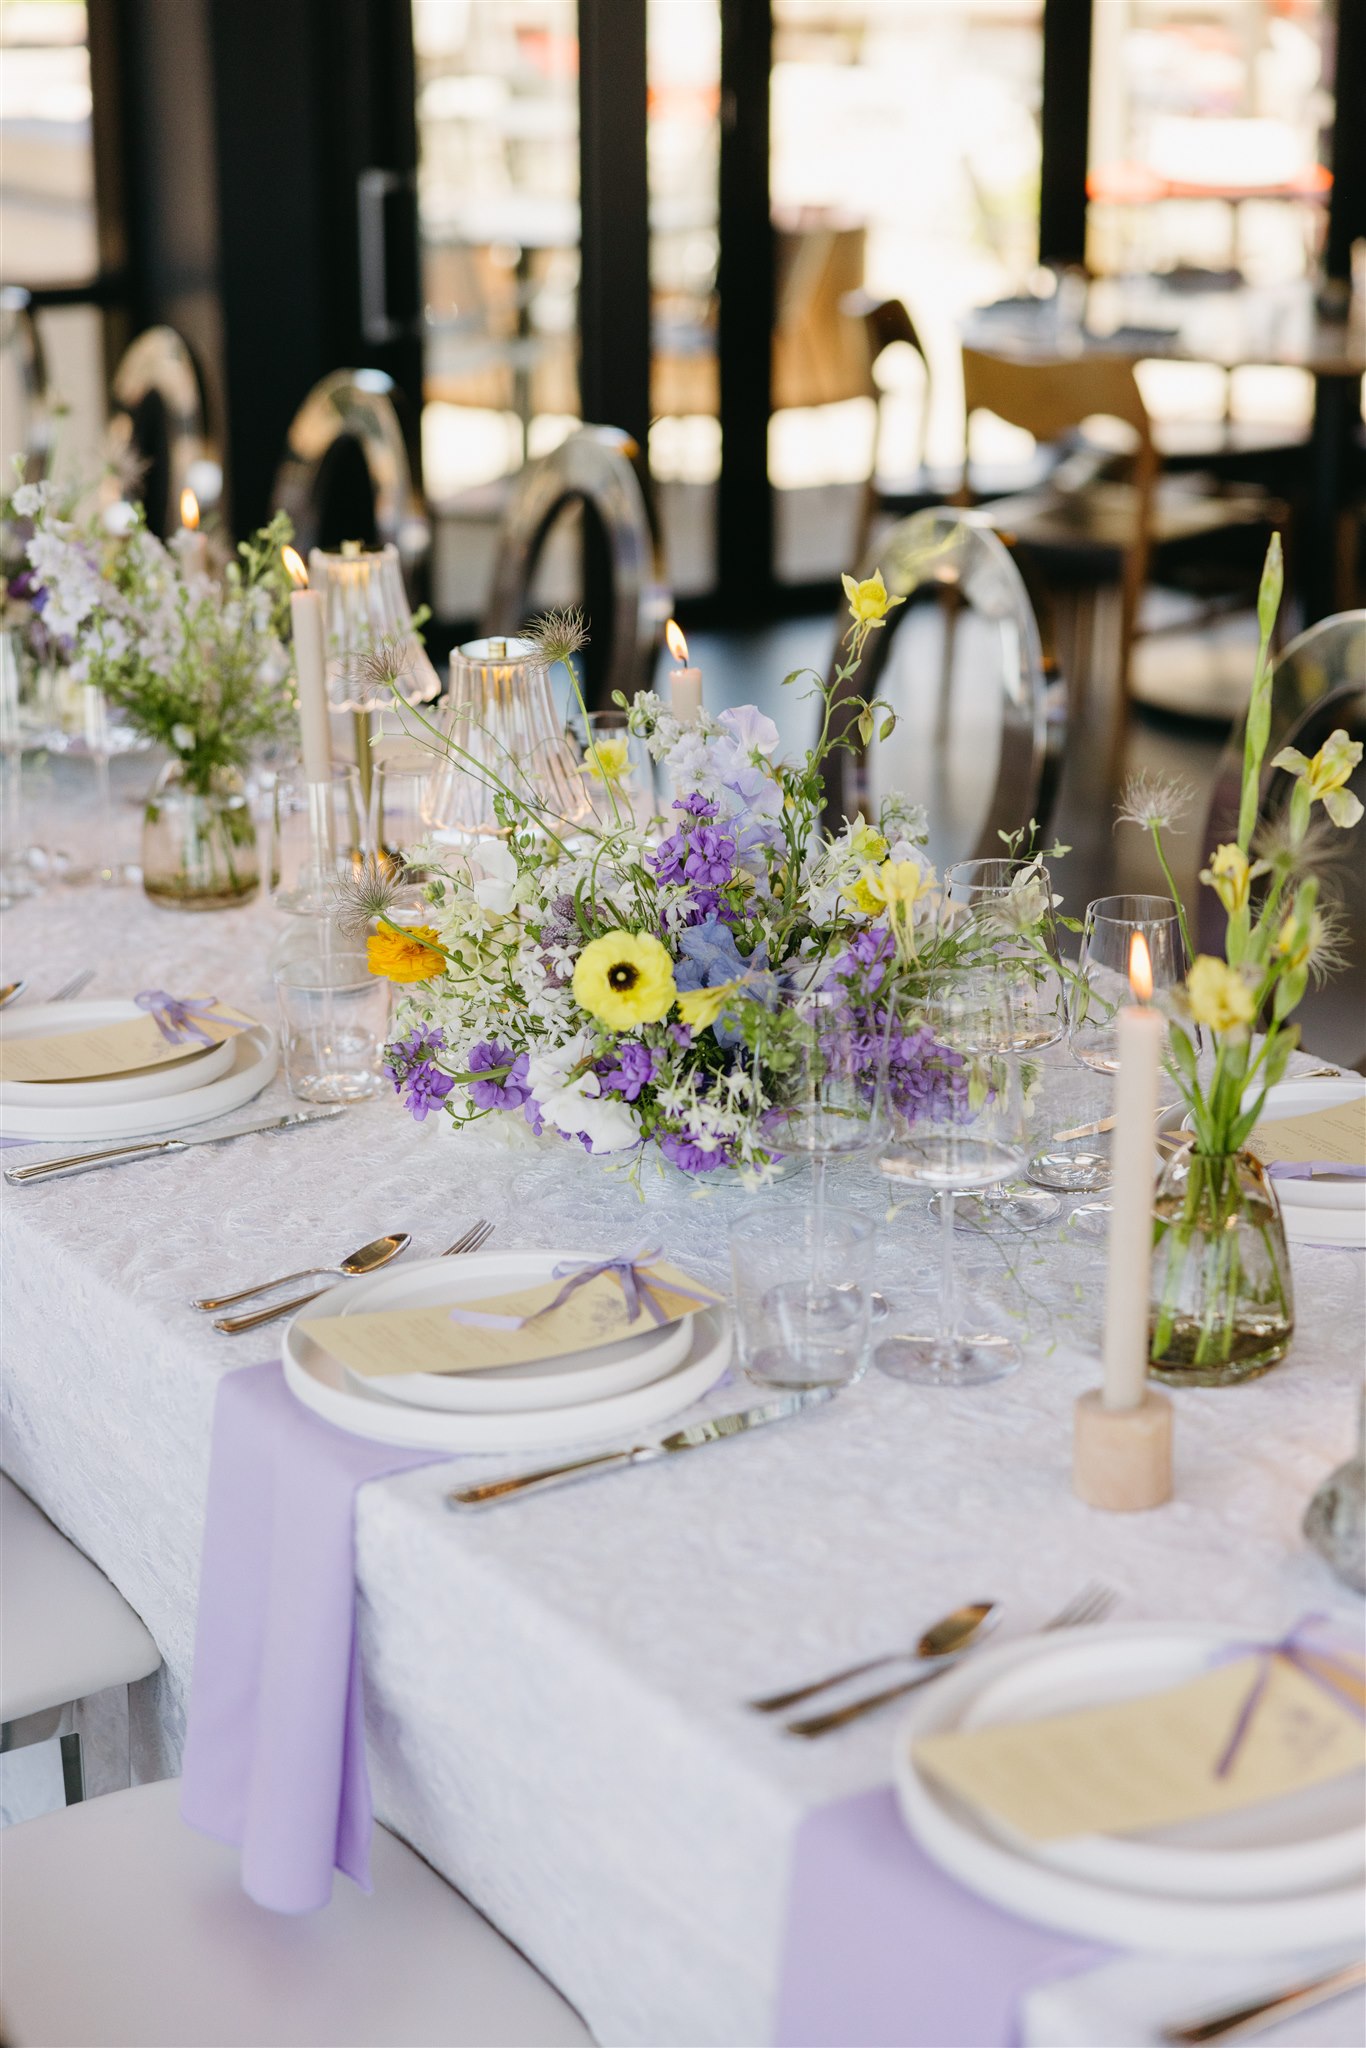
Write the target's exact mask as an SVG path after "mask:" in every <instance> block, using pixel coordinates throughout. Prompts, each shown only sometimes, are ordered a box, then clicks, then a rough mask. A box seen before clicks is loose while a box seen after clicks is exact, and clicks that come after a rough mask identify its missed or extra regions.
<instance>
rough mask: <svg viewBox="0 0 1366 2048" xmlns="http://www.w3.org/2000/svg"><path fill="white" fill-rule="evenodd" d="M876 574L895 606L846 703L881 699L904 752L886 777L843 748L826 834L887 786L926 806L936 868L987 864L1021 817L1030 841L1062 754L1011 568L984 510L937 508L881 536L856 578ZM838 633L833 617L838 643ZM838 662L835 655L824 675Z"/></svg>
mask: <svg viewBox="0 0 1366 2048" xmlns="http://www.w3.org/2000/svg"><path fill="white" fill-rule="evenodd" d="M874 569H880V570H881V572H882V576H883V580H884V582H885V583H886V586H887V589H888V591H889V592H890V594H891V595H892V596H893V597H900V598H902V599H903V600H904V602H903V603H902V604H899V605H898V606H896V608H895V609H894V610H893V611H891V612H890V613H889V614H888V617H887V621H886V624H885V625H883V626H881V627H880V628H879V629H878V630H877V631H876V632H874V633H872V634H871V635H870V636H869V643H868V646H867V649H866V651H865V654H864V659H863V663H862V665H861V667H860V670H859V673H858V675H857V676H856V677H855V678H854V680H853V683H852V684H851V685H847V686H846V696H847V698H849V699H852V700H854V701H857V700H860V699H862V700H864V701H866V700H867V699H869V698H871V697H874V696H880V697H882V698H884V699H885V700H886V701H887V702H889V703H890V704H891V706H892V708H893V710H894V711H896V713H897V716H898V720H899V723H900V731H899V734H898V735H894V736H893V739H892V741H891V742H890V747H891V748H893V749H895V748H896V747H898V746H900V747H901V748H902V749H903V752H902V754H901V755H900V756H898V757H894V763H893V768H889V771H888V774H887V776H886V777H884V776H883V775H882V773H881V771H880V767H879V750H880V748H881V745H882V743H881V742H878V741H874V742H873V744H872V745H871V746H870V747H868V748H863V749H859V750H857V751H855V752H853V753H850V752H848V751H847V750H841V751H840V752H839V753H838V754H837V755H836V756H835V762H834V765H833V768H832V771H831V776H830V781H829V784H828V787H827V793H826V822H827V824H828V825H829V826H830V827H831V829H832V830H837V829H838V827H839V824H840V822H841V820H843V819H844V818H853V817H854V816H856V815H857V814H858V813H860V812H862V814H863V815H864V816H865V817H867V818H869V819H873V818H875V817H876V815H877V808H878V797H879V794H880V793H881V792H880V784H881V783H882V782H883V781H884V780H886V781H888V782H890V783H893V784H895V786H897V787H900V788H904V790H905V793H906V794H907V795H909V796H910V797H912V798H913V799H915V800H917V801H919V802H921V803H923V804H924V806H925V810H926V813H927V816H928V819H929V826H930V855H931V858H932V859H933V860H934V861H935V862H936V864H937V865H938V866H939V867H940V868H941V870H942V869H943V868H944V867H946V866H948V865H949V864H950V863H951V862H953V861H957V860H966V859H969V858H978V859H981V858H985V857H988V856H991V855H994V854H999V853H1000V852H1001V850H1002V849H1001V842H1000V839H999V837H998V834H999V833H1000V832H1002V831H1005V832H1014V831H1017V830H1019V829H1020V828H1022V827H1026V826H1028V824H1029V821H1030V819H1031V818H1033V819H1035V820H1036V821H1037V823H1038V825H1039V828H1040V832H1041V833H1042V832H1043V831H1044V830H1045V829H1046V826H1047V822H1048V812H1049V808H1050V806H1051V803H1052V798H1053V793H1054V791H1055V789H1056V786H1057V780H1058V771H1059V768H1060V765H1061V760H1062V756H1063V752H1064V750H1065V746H1066V736H1067V692H1066V687H1065V685H1064V684H1063V682H1062V681H1061V679H1060V677H1059V676H1058V674H1057V669H1056V664H1055V663H1054V661H1053V659H1052V654H1051V648H1050V647H1049V645H1048V642H1047V641H1046V639H1045V636H1044V634H1043V633H1042V632H1041V631H1040V618H1039V614H1038V613H1037V612H1036V610H1035V606H1034V604H1033V602H1032V600H1031V598H1030V594H1029V590H1028V588H1027V587H1026V584H1025V580H1024V578H1023V576H1022V575H1021V573H1020V567H1019V564H1018V562H1017V561H1016V560H1014V559H1013V558H1012V556H1011V553H1010V551H1009V550H1008V548H1007V547H1006V546H1005V544H1004V542H1003V541H1002V539H1001V537H1000V536H999V535H998V534H997V533H995V532H994V531H993V529H992V527H991V525H990V523H989V522H988V520H987V519H986V518H985V517H984V515H983V514H982V513H980V512H963V511H959V510H956V509H954V508H952V507H947V506H940V507H938V508H936V509H934V510H932V511H925V512H918V513H916V514H914V515H913V517H911V518H910V519H905V520H902V521H901V522H900V523H899V524H898V525H897V526H894V527H893V528H892V530H891V531H890V533H887V534H884V535H883V536H882V538H881V539H880V540H879V542H878V544H877V548H876V550H875V558H874V556H872V555H870V556H869V557H868V558H867V559H866V560H865V561H864V562H863V564H862V565H861V568H860V574H861V575H864V576H870V575H871V574H872V573H873V571H874ZM847 625H848V618H847V614H842V615H841V618H840V620H839V621H838V626H837V630H838V632H839V634H840V635H841V636H842V635H843V633H844V631H845V628H846V627H847ZM912 643H914V650H913V651H912ZM840 655H841V649H840V648H839V647H837V649H836V654H835V658H834V661H833V662H832V666H831V675H832V678H833V675H834V671H835V668H837V667H838V665H839V660H840Z"/></svg>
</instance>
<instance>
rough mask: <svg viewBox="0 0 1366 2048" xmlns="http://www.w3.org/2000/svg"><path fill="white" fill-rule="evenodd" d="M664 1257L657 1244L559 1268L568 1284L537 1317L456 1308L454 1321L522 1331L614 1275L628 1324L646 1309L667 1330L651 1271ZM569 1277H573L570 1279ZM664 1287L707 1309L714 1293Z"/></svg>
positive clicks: (556, 1276) (556, 1272) (558, 1275)
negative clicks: (582, 1289)
mask: <svg viewBox="0 0 1366 2048" xmlns="http://www.w3.org/2000/svg"><path fill="white" fill-rule="evenodd" d="M663 1256H664V1253H663V1248H662V1247H661V1246H660V1245H655V1246H654V1247H653V1249H647V1248H645V1247H642V1248H641V1249H640V1250H639V1251H635V1252H630V1253H626V1254H624V1255H623V1256H621V1257H619V1258H615V1259H601V1260H599V1261H598V1262H597V1263H596V1264H590V1265H586V1266H575V1265H572V1264H566V1265H561V1266H556V1267H554V1268H553V1270H552V1272H551V1278H552V1279H553V1280H564V1283H565V1284H564V1286H563V1287H562V1288H561V1289H560V1291H559V1293H558V1294H557V1295H556V1296H555V1299H554V1300H553V1301H548V1302H547V1303H546V1305H545V1307H544V1308H538V1309H537V1311H536V1314H535V1315H534V1316H500V1315H494V1314H492V1313H490V1312H488V1311H487V1310H484V1309H477V1308H453V1309H452V1310H451V1321H452V1322H453V1323H466V1324H468V1325H469V1326H470V1327H471V1328H472V1329H477V1330H521V1329H524V1328H525V1326H526V1325H527V1324H528V1323H533V1322H535V1321H536V1320H537V1318H538V1317H540V1316H548V1315H551V1314H552V1313H553V1312H554V1310H556V1309H557V1308H563V1306H564V1304H565V1303H566V1302H567V1301H568V1299H569V1297H570V1295H571V1294H573V1293H574V1292H575V1290H576V1289H577V1288H580V1287H584V1286H586V1285H587V1283H588V1282H589V1281H590V1280H596V1279H597V1278H598V1276H599V1275H600V1274H602V1273H611V1274H612V1275H613V1276H614V1278H615V1279H616V1280H617V1281H618V1282H619V1283H620V1286H621V1291H622V1293H623V1294H624V1295H625V1297H626V1319H627V1321H628V1323H634V1322H635V1320H636V1318H637V1317H638V1316H639V1314H640V1311H641V1309H642V1308H644V1309H645V1311H646V1313H647V1314H648V1315H649V1316H650V1317H651V1319H652V1320H653V1322H654V1323H656V1324H657V1325H658V1326H659V1327H660V1328H663V1326H664V1324H665V1323H667V1322H668V1321H669V1320H670V1316H669V1311H668V1310H667V1309H666V1308H665V1306H664V1304H663V1302H662V1301H661V1300H660V1299H659V1295H658V1292H657V1289H658V1287H659V1285H660V1284H661V1283H659V1282H658V1281H655V1280H652V1279H651V1278H650V1275H649V1273H648V1270H647V1269H648V1268H649V1267H650V1266H653V1265H655V1264H656V1263H657V1262H658V1261H659V1260H660V1259H661V1258H662V1257H663ZM566 1275H568V1276H569V1277H568V1278H566V1277H565V1276H566ZM664 1284H667V1287H668V1291H669V1293H670V1294H681V1295H682V1296H683V1298H684V1299H685V1300H686V1301H696V1302H700V1303H701V1304H702V1305H703V1306H704V1307H705V1306H706V1305H707V1304H708V1303H709V1302H710V1301H711V1299H712V1297H711V1295H710V1294H700V1293H699V1292H698V1291H697V1289H696V1288H693V1287H683V1286H681V1285H680V1284H679V1282H678V1281H676V1280H670V1281H668V1282H667V1283H664Z"/></svg>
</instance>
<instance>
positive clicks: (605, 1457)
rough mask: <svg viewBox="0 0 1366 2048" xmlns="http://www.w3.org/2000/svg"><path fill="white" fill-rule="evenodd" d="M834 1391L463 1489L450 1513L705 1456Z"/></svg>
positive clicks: (814, 1391)
mask: <svg viewBox="0 0 1366 2048" xmlns="http://www.w3.org/2000/svg"><path fill="white" fill-rule="evenodd" d="M834 1393H835V1389H834V1388H833V1387H812V1388H811V1389H810V1391H809V1392H807V1393H804V1394H788V1395H787V1396H786V1397H785V1398H784V1399H783V1400H781V1401H769V1402H767V1403H766V1404H765V1406H764V1407H762V1408H740V1409H737V1410H736V1411H735V1412H734V1413H733V1414H730V1415H713V1416H711V1417H710V1418H709V1419H708V1420H707V1421H706V1422H694V1423H693V1424H692V1426H691V1427H690V1428H688V1429H676V1430H675V1431H674V1433H673V1435H672V1436H666V1437H663V1438H662V1439H661V1440H660V1442H659V1443H657V1444H632V1445H631V1447H630V1449H629V1450H625V1451H600V1452H599V1453H598V1455H597V1456H596V1457H592V1458H577V1459H575V1461H574V1463H573V1464H572V1465H547V1466H544V1467H542V1469H541V1470H540V1471H538V1472H519V1473H517V1474H516V1475H515V1476H514V1477H513V1478H511V1479H489V1480H486V1481H485V1482H484V1484H483V1485H482V1486H460V1487H457V1488H456V1490H455V1492H454V1493H448V1494H447V1495H446V1505H447V1507H450V1508H487V1507H493V1506H494V1505H495V1504H496V1503H497V1502H498V1501H501V1500H511V1499H513V1498H514V1497H515V1496H519V1495H522V1494H527V1493H541V1492H546V1491H548V1490H549V1489H550V1488H551V1487H552V1486H572V1485H573V1484H574V1483H575V1481H576V1480H579V1479H591V1478H593V1477H594V1476H595V1474H597V1473H599V1472H610V1471H612V1470H614V1469H616V1470H620V1469H621V1467H623V1466H625V1465H646V1464H649V1463H651V1462H652V1461H653V1460H654V1459H655V1458H668V1457H672V1455H673V1453H674V1452H675V1451H696V1450H700V1449H701V1447H702V1445H703V1444H719V1443H720V1442H721V1441H722V1439H723V1438H724V1437H728V1436H740V1435H742V1434H743V1433H744V1431H745V1430H747V1429H763V1428H764V1427H765V1425H766V1424H767V1423H770V1422H782V1421H784V1420H785V1419H786V1417H787V1416H789V1415H800V1414H801V1412H802V1410H803V1409H804V1408H818V1407H819V1406H820V1404H821V1402H822V1401H829V1400H833V1398H834Z"/></svg>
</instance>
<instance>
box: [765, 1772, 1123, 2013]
mask: <svg viewBox="0 0 1366 2048" xmlns="http://www.w3.org/2000/svg"><path fill="white" fill-rule="evenodd" d="M1111 1953H1112V1951H1111V1950H1109V1949H1104V1948H1100V1947H1098V1946H1097V1945H1096V1944H1095V1943H1093V1942H1088V1941H1082V1940H1080V1939H1078V1938H1076V1937H1074V1936H1071V1935H1066V1934H1054V1933H1053V1932H1051V1931H1050V1930H1049V1929H1048V1928H1046V1927H1038V1926H1036V1925H1035V1924H1034V1923H1033V1922H1032V1921H1028V1920H1019V1919H1017V1918H1016V1917H1015V1915H1014V1914H1013V1913H1006V1912H1003V1911H1002V1910H1001V1908H1000V1907H999V1906H992V1905H989V1904H988V1903H987V1901H986V1900H985V1899H979V1898H978V1897H977V1895H976V1894H975V1893H974V1892H970V1891H967V1890H965V1888H964V1887H963V1886H962V1885H960V1884H958V1883H957V1882H956V1880H955V1879H953V1878H951V1877H949V1876H948V1875H947V1874H946V1873H945V1872H944V1871H942V1870H940V1869H939V1868H938V1866H937V1865H936V1864H934V1863H932V1862H931V1861H930V1859H929V1857H928V1856H926V1855H925V1853H924V1852H923V1850H921V1849H920V1848H919V1847H918V1846H917V1845H916V1843H915V1842H914V1841H913V1840H912V1839H911V1836H910V1834H909V1833H908V1832H907V1829H906V1825H905V1823H904V1821H903V1820H902V1819H901V1815H900V1812H899V1810H898V1807H897V1803H896V1794H895V1793H894V1792H893V1791H892V1790H891V1789H890V1787H884V1788H882V1789H880V1790H878V1791H875V1792H861V1793H858V1794H857V1795H856V1796H855V1797H854V1798H852V1799H841V1800H837V1801H836V1802H835V1804H834V1805H831V1806H822V1807H818V1808H817V1810H816V1811H815V1812H814V1813H811V1814H808V1816H807V1818H806V1819H805V1820H804V1821H803V1823H802V1825H801V1827H800V1829H799V1830H798V1833H797V1842H796V1848H795V1851H794V1856H793V1872H792V1884H791V1890H790V1892H789V1896H788V1915H787V1930H786V1937H785V1942H784V1951H783V1966H782V1981H781V1985H780V1988H779V1999H778V2015H777V2024H776V2029H775V2034H774V2039H775V2041H776V2043H777V2048H1011V2044H1012V2043H1013V2042H1014V2041H1015V2040H1016V2039H1017V2038H1018V2036H1017V2032H1016V2008H1017V2006H1018V2004H1019V2000H1020V1999H1021V1997H1022V1996H1023V1995H1024V1993H1025V1992H1026V1991H1029V1990H1032V1989H1033V1988H1034V1987H1035V1986H1036V1985H1038V1984H1042V1983H1047V1982H1049V1981H1050V1980H1051V1979H1053V1978H1055V1977H1064V1976H1071V1975H1073V1974H1074V1973H1075V1972H1076V1971H1078V1970H1084V1969H1089V1968H1091V1967H1092V1966H1093V1965H1095V1964H1097V1963H1100V1962H1104V1961H1105V1960H1106V1959H1107V1957H1108V1956H1109V1955H1110V1954H1111Z"/></svg>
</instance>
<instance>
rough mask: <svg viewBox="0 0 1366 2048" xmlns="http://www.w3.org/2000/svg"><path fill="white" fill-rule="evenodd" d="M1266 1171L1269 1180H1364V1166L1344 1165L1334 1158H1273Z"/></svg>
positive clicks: (1365, 1178) (1365, 1174) (1365, 1177)
mask: <svg viewBox="0 0 1366 2048" xmlns="http://www.w3.org/2000/svg"><path fill="white" fill-rule="evenodd" d="M1266 1173H1267V1175H1268V1177H1269V1178H1270V1179H1271V1180H1322V1179H1323V1178H1324V1177H1325V1176H1327V1177H1328V1178H1331V1179H1332V1180H1366V1166H1346V1165H1343V1164H1342V1162H1341V1161H1339V1160H1336V1159H1273V1160H1272V1161H1271V1164H1270V1165H1269V1166H1268V1167H1267V1168H1266Z"/></svg>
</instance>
